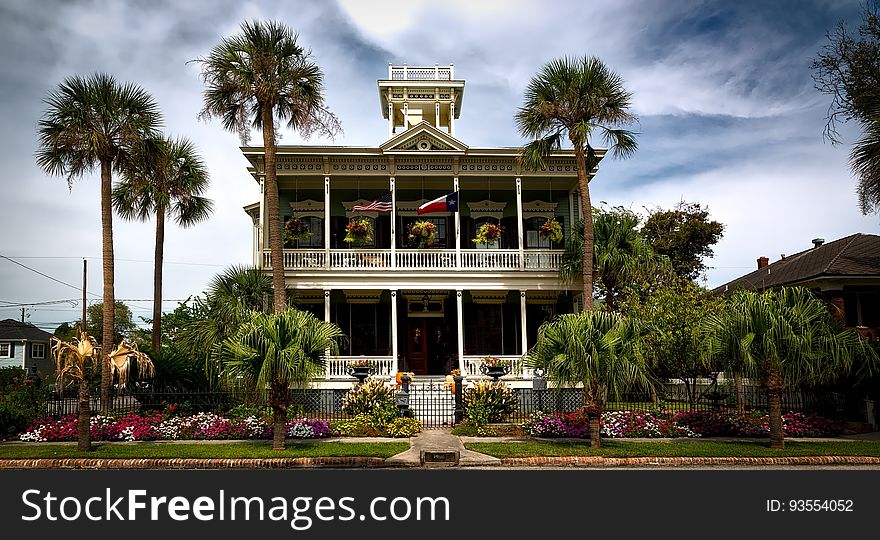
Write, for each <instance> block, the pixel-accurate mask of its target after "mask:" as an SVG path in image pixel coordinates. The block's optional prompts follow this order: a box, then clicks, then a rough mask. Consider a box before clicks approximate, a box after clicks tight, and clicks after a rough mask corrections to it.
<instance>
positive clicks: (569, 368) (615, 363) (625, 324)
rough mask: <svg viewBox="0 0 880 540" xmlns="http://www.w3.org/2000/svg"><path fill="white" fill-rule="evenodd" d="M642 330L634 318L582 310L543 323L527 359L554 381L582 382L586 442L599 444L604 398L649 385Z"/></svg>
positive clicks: (570, 383)
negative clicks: (587, 431)
mask: <svg viewBox="0 0 880 540" xmlns="http://www.w3.org/2000/svg"><path fill="white" fill-rule="evenodd" d="M646 331H647V329H646V328H645V326H643V325H642V324H641V323H640V322H639V321H638V320H637V319H631V318H628V317H625V316H623V315H620V314H617V313H611V312H608V311H581V312H579V313H570V314H566V315H561V316H559V317H557V318H556V319H554V320H552V321H550V322H547V323H544V324H543V325H542V326H541V328H540V330H539V331H538V341H537V342H536V343H535V346H534V347H532V349H531V350H530V351H529V352H528V357H527V363H528V364H529V366H531V367H533V368H542V369H544V370H545V371H546V373H547V375H548V376H549V377H550V378H551V379H553V380H554V382H555V384H557V385H563V386H564V385H578V384H580V385H582V386H583V389H584V404H585V407H586V410H588V411H589V412H590V445H591V446H592V447H594V448H600V447H601V440H600V439H599V419H600V418H601V416H602V412H603V411H604V409H605V403H606V402H607V400H608V397H609V396H611V397H615V398H616V397H618V396H619V395H620V390H621V389H623V388H632V387H634V386H640V387H643V388H645V389H648V390H651V389H652V387H653V384H652V382H651V380H650V377H649V372H648V367H647V364H646V362H645V356H644V353H643V338H644V336H645V333H646Z"/></svg>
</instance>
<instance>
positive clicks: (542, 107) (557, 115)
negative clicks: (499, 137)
mask: <svg viewBox="0 0 880 540" xmlns="http://www.w3.org/2000/svg"><path fill="white" fill-rule="evenodd" d="M631 101H632V94H630V93H629V92H628V91H626V89H624V87H623V80H622V79H621V78H620V76H619V75H617V74H616V73H614V72H613V71H611V70H610V69H608V67H607V66H606V65H605V64H604V63H602V61H601V60H599V59H598V58H596V57H587V56H584V57H578V58H573V57H564V58H558V59H555V60H551V61H550V62H548V63H547V64H545V65H544V67H542V68H541V71H540V72H538V74H537V75H535V76H534V77H533V78H532V80H531V81H530V82H529V84H528V86H527V87H526V91H525V97H524V100H523V106H522V107H521V108H520V109H519V111H518V112H517V113H516V116H515V120H516V124H517V127H518V129H519V132H520V134H521V135H522V136H523V137H526V138H530V139H534V140H533V141H532V142H531V143H529V144H527V145H526V146H525V147H523V149H522V152H521V157H522V160H523V163H524V164H525V165H526V166H527V167H528V168H531V169H534V170H540V169H541V168H543V166H544V163H545V161H546V158H547V157H548V156H549V155H550V153H551V152H553V151H555V150H559V149H561V148H562V147H563V144H564V143H565V141H564V138H566V139H568V142H569V143H570V144H571V145H572V147H573V148H574V155H575V164H576V169H577V178H578V190H579V192H580V199H581V214H582V215H583V217H584V218H585V219H586V223H585V227H584V231H583V237H582V240H583V249H582V251H581V257H582V265H581V268H582V273H583V280H584V284H583V294H584V297H583V302H584V309H590V308H591V307H592V304H593V275H592V270H593V268H592V265H591V264H590V262H591V261H592V257H593V223H592V221H591V220H590V219H588V218H589V216H592V215H593V207H592V203H591V202H590V186H589V182H590V176H591V175H592V173H593V170H594V169H595V168H596V166H597V165H598V164H599V160H600V159H601V152H600V150H599V149H598V148H596V147H595V146H594V138H596V137H598V138H600V139H601V140H602V141H603V143H604V144H605V145H607V146H608V147H609V149H610V151H611V154H612V156H615V157H621V158H625V157H629V156H631V155H633V154H634V153H635V151H636V148H637V146H638V145H637V143H636V138H635V133H634V132H632V131H629V130H627V129H624V128H625V126H628V125H631V124H633V123H634V122H636V121H637V118H636V117H635V116H634V115H633V114H632V113H630V112H629V108H630V105H631Z"/></svg>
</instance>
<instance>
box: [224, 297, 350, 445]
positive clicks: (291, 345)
mask: <svg viewBox="0 0 880 540" xmlns="http://www.w3.org/2000/svg"><path fill="white" fill-rule="evenodd" d="M344 337H345V334H343V333H342V330H340V329H339V327H338V326H336V325H335V324H333V323H328V322H324V321H322V320H319V319H318V318H317V317H315V316H314V315H312V314H311V313H308V312H306V311H299V310H298V309H296V308H288V309H287V310H286V311H282V312H280V313H271V314H265V313H252V314H251V316H250V318H249V320H248V321H247V322H246V323H245V324H244V325H242V326H241V327H240V328H239V330H238V331H237V332H236V333H235V335H233V336H232V337H231V338H230V339H228V340H227V341H226V343H225V344H224V353H223V357H224V364H223V369H224V375H225V376H226V377H228V378H231V379H234V380H238V381H244V382H245V383H246V384H247V385H248V386H250V387H255V388H256V389H258V390H268V404H269V406H271V407H272V411H273V430H274V431H273V442H272V448H273V449H274V450H283V449H284V439H285V437H286V428H285V426H286V424H287V407H288V405H289V404H290V387H291V386H302V385H305V384H306V383H308V382H309V380H311V379H312V377H314V376H315V375H317V374H318V373H319V372H320V370H321V369H322V368H323V365H324V355H325V354H327V353H328V352H329V353H330V354H336V353H337V352H338V350H339V349H338V341H339V340H341V339H343V338H344Z"/></svg>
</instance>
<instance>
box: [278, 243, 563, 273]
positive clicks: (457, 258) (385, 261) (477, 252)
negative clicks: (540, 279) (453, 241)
mask: <svg viewBox="0 0 880 540" xmlns="http://www.w3.org/2000/svg"><path fill="white" fill-rule="evenodd" d="M327 254H328V252H327V251H325V250H323V249H285V250H284V269H285V270H316V269H321V268H329V269H330V270H383V271H384V270H403V271H408V270H418V271H424V270H429V271H458V270H464V271H473V270H484V271H506V272H509V271H520V270H523V271H529V272H536V271H537V272H555V271H557V270H558V269H559V265H560V263H561V262H562V250H555V249H526V250H523V251H522V252H520V251H519V250H518V249H463V250H461V252H457V251H456V250H454V249H398V250H395V254H394V262H395V263H396V264H395V265H392V264H391V263H392V258H391V250H390V249H360V248H358V249H331V250H330V251H329V255H330V260H329V265H328V264H327V262H328V261H327ZM263 268H266V269H271V268H272V255H271V253H270V252H269V250H265V251H264V252H263Z"/></svg>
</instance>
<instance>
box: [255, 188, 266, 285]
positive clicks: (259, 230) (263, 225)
mask: <svg viewBox="0 0 880 540" xmlns="http://www.w3.org/2000/svg"><path fill="white" fill-rule="evenodd" d="M265 230H266V178H265V176H264V177H262V178H260V222H259V223H258V224H257V253H259V257H258V260H259V262H258V263H257V268H263V266H265V265H264V264H263V262H264V256H263V250H264V249H265V247H264V246H263V231H265Z"/></svg>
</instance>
